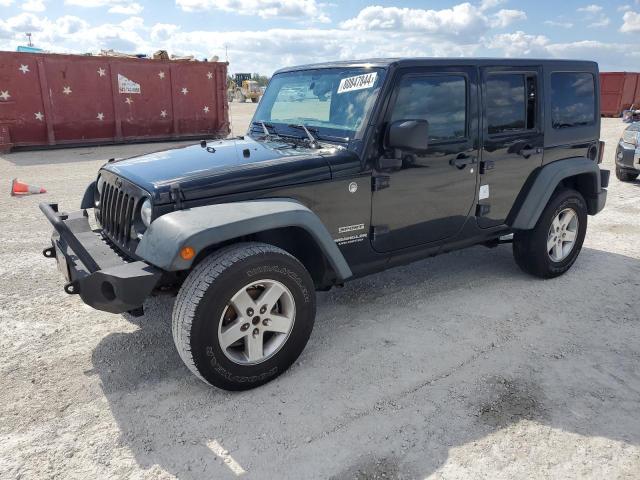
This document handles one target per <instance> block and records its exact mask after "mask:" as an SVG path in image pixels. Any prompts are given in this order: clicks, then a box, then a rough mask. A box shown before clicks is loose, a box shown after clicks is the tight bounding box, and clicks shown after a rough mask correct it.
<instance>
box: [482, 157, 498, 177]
mask: <svg viewBox="0 0 640 480" xmlns="http://www.w3.org/2000/svg"><path fill="white" fill-rule="evenodd" d="M495 167H496V163H495V162H494V161H493V160H483V161H482V162H480V175H483V174H485V173H487V172H488V171H489V170H493V169H494V168H495Z"/></svg>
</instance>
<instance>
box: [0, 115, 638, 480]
mask: <svg viewBox="0 0 640 480" xmlns="http://www.w3.org/2000/svg"><path fill="white" fill-rule="evenodd" d="M252 109H253V106H252V105H250V104H246V105H241V106H238V105H232V111H233V114H234V115H233V118H234V122H235V126H236V128H235V131H236V133H241V132H242V131H243V129H244V128H245V127H243V125H246V124H247V122H248V118H249V116H250V114H251V112H252ZM623 128H624V126H623V124H622V123H621V122H620V121H619V120H615V119H605V120H604V122H603V138H605V139H606V141H607V143H608V148H607V153H606V160H605V163H606V166H607V167H609V168H612V166H613V150H614V146H615V144H616V140H617V138H618V137H619V135H620V133H621V131H622V130H623ZM167 146H169V144H157V143H156V144H145V145H133V146H117V147H102V148H78V149H66V150H55V151H41V152H20V153H13V154H10V155H5V156H2V157H0V172H2V174H1V176H0V180H1V181H0V212H1V214H0V242H1V243H2V249H1V250H0V369H1V373H0V405H1V411H0V477H1V478H38V479H41V478H61V479H62V478H64V479H68V478H82V479H86V478H134V479H137V478H148V479H156V478H172V477H174V476H175V477H178V478H194V479H202V478H207V479H231V478H236V475H243V477H242V478H260V479H262V478H265V479H274V478H278V479H284V478H292V479H303V478H304V479H307V478H311V479H315V478H319V479H320V478H322V479H326V478H334V479H352V478H353V479H369V478H407V479H409V478H410V479H413V478H416V479H425V478H429V479H432V478H433V479H445V478H446V479H459V478H474V479H475V478H488V479H501V478H505V479H506V478H558V479H571V478H594V479H614V478H629V479H638V478H639V476H640V414H639V412H640V303H639V299H640V182H635V183H629V184H622V183H620V182H618V181H617V180H616V179H615V177H614V176H613V175H612V179H611V185H610V189H609V200H608V204H607V207H606V209H605V211H604V212H603V213H602V214H600V215H598V216H597V217H590V218H589V222H590V223H589V230H588V234H587V240H586V243H585V246H584V249H583V251H582V254H581V255H580V257H579V259H578V261H577V263H576V264H575V266H574V267H573V268H572V270H571V271H570V272H569V273H568V274H566V275H565V276H563V277H560V278H557V279H554V280H547V281H542V280H538V279H535V278H532V277H529V276H527V275H525V274H524V273H522V272H521V271H520V270H519V269H518V268H517V266H516V265H515V263H514V261H513V259H512V255H511V247H510V246H508V245H505V246H501V247H499V248H496V249H492V250H490V249H486V248H484V247H476V248H471V249H467V250H464V251H460V252H456V253H452V254H449V255H445V256H441V257H437V258H434V259H429V260H426V261H421V262H418V263H415V264H413V265H410V266H406V267H402V268H396V269H393V270H390V271H387V272H385V273H382V274H379V275H374V276H371V277H368V278H365V279H361V280H357V281H354V282H351V283H349V284H347V285H346V286H345V287H344V288H342V289H336V290H333V291H331V292H328V293H320V294H319V305H318V318H317V321H316V327H315V330H314V332H313V334H312V336H311V339H310V341H309V344H308V346H307V348H306V350H305V351H304V353H303V354H302V356H301V358H300V360H299V362H297V363H296V364H295V365H294V366H293V367H292V368H291V370H289V371H288V372H287V373H286V374H284V375H283V376H281V377H279V378H278V379H277V380H276V381H274V382H272V383H270V384H268V385H266V386H264V387H262V388H259V389H257V390H253V391H249V392H244V393H228V392H224V391H220V390H217V389H214V388H210V387H207V386H206V385H205V384H203V383H202V382H200V381H199V380H198V379H197V378H195V377H194V376H193V375H191V374H190V373H189V371H188V370H187V369H186V367H184V366H183V364H182V363H181V361H180V359H179V357H178V354H177V353H176V351H175V348H174V345H173V341H172V338H171V329H170V316H171V308H172V301H171V300H170V299H162V300H153V301H150V302H148V303H147V305H146V315H145V316H144V317H142V318H140V319H137V320H136V321H135V323H131V322H129V321H127V320H126V319H125V318H123V317H122V316H119V315H110V314H108V313H103V312H98V311H95V310H92V309H91V308H89V307H86V306H84V305H83V304H82V303H81V301H80V299H79V298H78V297H76V296H69V295H67V294H65V293H64V292H63V291H62V279H61V277H60V276H59V275H58V273H57V271H56V269H55V265H54V262H52V261H51V260H47V259H45V258H44V257H42V255H41V254H40V251H41V250H42V248H43V247H45V246H46V245H47V242H48V237H49V234H50V230H51V227H50V225H49V224H48V223H47V222H46V220H45V219H44V217H43V216H42V215H41V213H40V212H39V211H38V208H37V204H38V202H41V201H43V200H50V201H59V202H60V203H61V205H62V206H63V207H65V208H66V209H73V208H75V207H77V206H78V205H79V202H80V198H81V196H82V193H83V191H84V188H85V186H86V184H87V183H88V182H89V181H91V180H92V179H93V178H94V177H95V174H96V171H97V169H98V167H99V166H100V165H101V164H102V163H103V162H104V160H105V159H107V158H109V157H112V156H116V157H122V156H128V155H133V154H138V153H141V152H146V151H153V150H158V149H161V148H166V147H167ZM14 176H15V177H20V178H21V179H24V180H27V181H29V182H32V183H35V184H41V185H44V186H45V187H46V188H47V189H48V191H49V193H47V194H45V195H39V196H31V197H25V198H12V197H10V196H9V184H10V179H11V178H12V177H14ZM243 472H244V473H243Z"/></svg>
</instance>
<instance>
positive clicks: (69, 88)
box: [62, 85, 71, 95]
mask: <svg viewBox="0 0 640 480" xmlns="http://www.w3.org/2000/svg"><path fill="white" fill-rule="evenodd" d="M62 93H64V94H65V95H69V94H70V93H71V87H70V86H69V85H67V86H66V87H64V88H63V89H62Z"/></svg>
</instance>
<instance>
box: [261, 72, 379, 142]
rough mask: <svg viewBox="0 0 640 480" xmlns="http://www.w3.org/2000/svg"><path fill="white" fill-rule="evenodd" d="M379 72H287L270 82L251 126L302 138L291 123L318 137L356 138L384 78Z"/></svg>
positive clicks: (276, 76) (360, 131)
mask: <svg viewBox="0 0 640 480" xmlns="http://www.w3.org/2000/svg"><path fill="white" fill-rule="evenodd" d="M384 73H385V72H384V70H382V69H377V68H348V69H328V68H327V69H316V70H304V71H299V72H285V73H279V74H277V75H275V76H274V77H273V78H272V79H271V81H270V82H269V86H268V87H267V90H266V92H265V93H264V96H263V97H262V100H261V101H260V104H259V105H258V109H257V110H256V113H255V115H254V117H253V122H257V123H258V126H256V125H254V126H253V127H252V129H253V131H256V132H261V130H262V129H261V127H260V126H259V123H260V122H265V123H268V124H270V125H272V126H273V128H274V129H275V131H276V132H277V133H286V134H287V135H303V134H304V132H301V131H300V130H299V129H298V130H296V129H292V128H291V125H304V126H305V127H307V128H310V129H312V131H314V132H316V133H317V134H318V135H319V136H322V135H325V136H332V137H342V138H348V139H352V138H359V137H360V136H361V133H362V131H363V130H364V128H363V127H364V125H366V122H367V119H368V117H369V115H370V113H371V109H372V107H373V105H374V103H375V101H376V98H377V97H378V92H379V91H380V87H381V85H382V81H383V79H384Z"/></svg>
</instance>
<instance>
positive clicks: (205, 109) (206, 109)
mask: <svg viewBox="0 0 640 480" xmlns="http://www.w3.org/2000/svg"><path fill="white" fill-rule="evenodd" d="M202 111H203V112H204V113H209V107H207V106H206V105H205V106H204V108H203V109H202Z"/></svg>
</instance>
